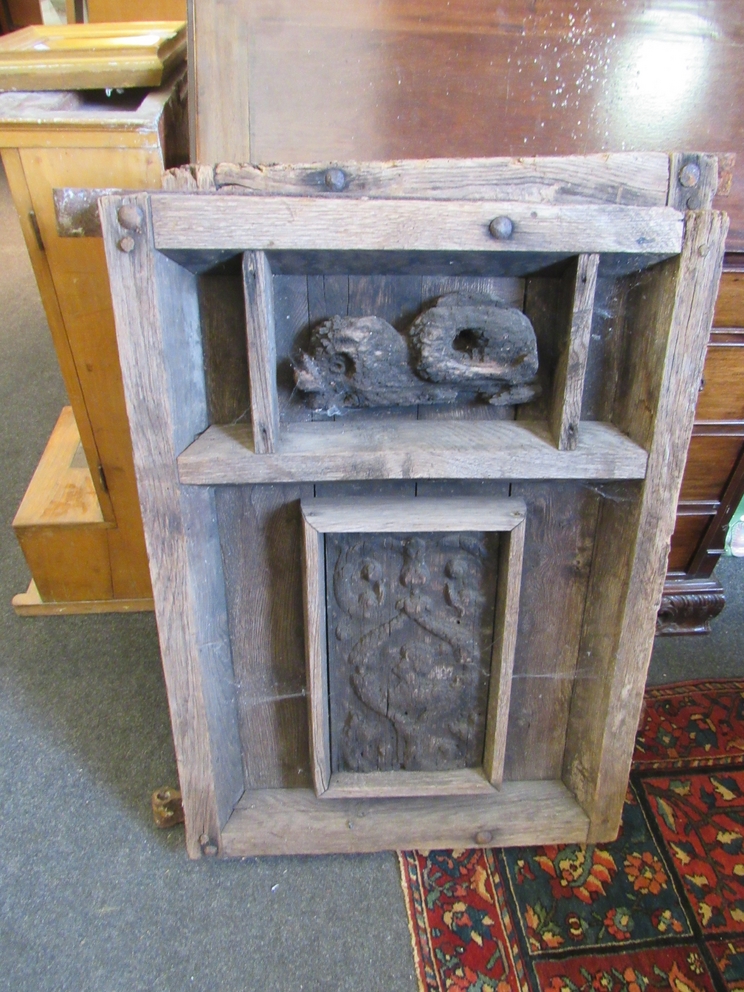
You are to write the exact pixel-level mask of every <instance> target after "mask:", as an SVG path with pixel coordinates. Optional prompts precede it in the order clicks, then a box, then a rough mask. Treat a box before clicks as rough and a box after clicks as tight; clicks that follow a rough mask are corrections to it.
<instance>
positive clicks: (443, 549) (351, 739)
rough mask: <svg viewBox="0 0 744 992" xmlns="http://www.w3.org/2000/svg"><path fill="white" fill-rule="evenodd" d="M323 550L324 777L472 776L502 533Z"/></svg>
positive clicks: (374, 538)
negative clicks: (461, 772) (455, 772)
mask: <svg viewBox="0 0 744 992" xmlns="http://www.w3.org/2000/svg"><path fill="white" fill-rule="evenodd" d="M325 540H326V597H327V616H328V625H327V632H328V687H329V697H330V698H329V704H330V705H329V714H330V743H331V771H332V772H376V771H443V770H451V769H460V768H474V767H478V766H480V765H481V763H482V761H483V748H484V735H485V727H486V717H487V704H488V691H489V678H490V669H491V654H492V646H493V639H494V617H495V603H496V586H497V580H498V546H499V534H498V533H493V532H491V533H485V532H480V533H476V532H460V533H457V532H455V533H414V534H410V533H409V534H396V533H386V534H326V536H325Z"/></svg>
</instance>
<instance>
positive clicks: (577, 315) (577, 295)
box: [550, 254, 599, 451]
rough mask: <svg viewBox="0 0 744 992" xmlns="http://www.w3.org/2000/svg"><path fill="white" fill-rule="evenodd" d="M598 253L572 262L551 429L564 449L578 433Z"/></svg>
mask: <svg viewBox="0 0 744 992" xmlns="http://www.w3.org/2000/svg"><path fill="white" fill-rule="evenodd" d="M598 269H599V255H596V254H593V255H579V256H578V258H577V259H576V260H575V262H573V263H572V265H571V270H570V272H571V275H570V282H569V286H568V295H569V299H570V307H569V323H568V333H567V338H566V341H565V343H564V346H563V349H562V352H561V354H560V357H559V358H558V364H557V366H556V370H555V373H554V375H553V399H552V407H551V411H550V428H551V430H552V432H553V437H554V438H555V442H556V444H557V445H558V448H559V449H560V450H561V451H573V450H574V449H575V447H576V442H577V439H578V434H579V421H580V420H581V400H582V396H583V394H584V378H585V376H586V362H587V357H588V354H589V337H590V335H591V330H592V317H593V314H594V293H595V291H596V288H597V271H598Z"/></svg>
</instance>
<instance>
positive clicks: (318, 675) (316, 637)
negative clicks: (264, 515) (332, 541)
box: [302, 500, 331, 796]
mask: <svg viewBox="0 0 744 992" xmlns="http://www.w3.org/2000/svg"><path fill="white" fill-rule="evenodd" d="M315 502H318V501H316V500H311V501H310V502H309V503H308V504H304V505H303V508H302V522H303V525H304V526H303V559H302V567H303V571H304V576H305V585H304V591H305V653H306V658H307V692H308V707H309V719H310V764H311V771H312V776H313V783H314V785H315V792H316V794H317V795H319V796H320V795H323V793H324V792H325V791H326V790H327V789H328V786H329V785H330V782H331V741H330V718H329V712H328V656H327V648H326V581H325V539H324V537H323V533H322V531H319V530H318V529H317V528H316V527H315V526H314V525H313V524H312V523H311V521H310V520H309V519H308V511H307V506H308V505H310V506H311V505H312V504H314V503H315Z"/></svg>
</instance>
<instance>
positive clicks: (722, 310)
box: [713, 272, 744, 327]
mask: <svg viewBox="0 0 744 992" xmlns="http://www.w3.org/2000/svg"><path fill="white" fill-rule="evenodd" d="M713 326H714V327H744V272H724V273H723V275H722V276H721V286H720V289H719V290H718V301H717V302H716V310H715V314H714V316H713Z"/></svg>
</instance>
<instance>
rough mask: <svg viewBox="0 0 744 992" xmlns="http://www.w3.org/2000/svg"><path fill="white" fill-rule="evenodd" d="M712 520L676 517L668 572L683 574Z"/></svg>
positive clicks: (705, 517) (696, 516)
mask: <svg viewBox="0 0 744 992" xmlns="http://www.w3.org/2000/svg"><path fill="white" fill-rule="evenodd" d="M711 519H712V518H711V517H709V516H703V515H697V514H696V515H694V516H689V517H688V516H680V517H677V526H676V527H675V528H674V534H673V535H672V546H671V549H670V551H669V563H668V564H667V571H668V572H684V571H685V570H686V569H687V567H688V565H689V564H690V559H691V558H692V556H693V555H694V554H695V550H696V548H697V546H698V544H699V543H700V538H701V537H702V536H703V531H704V530H705V528H706V527H707V526H708V523H709V522H710V520H711Z"/></svg>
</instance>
